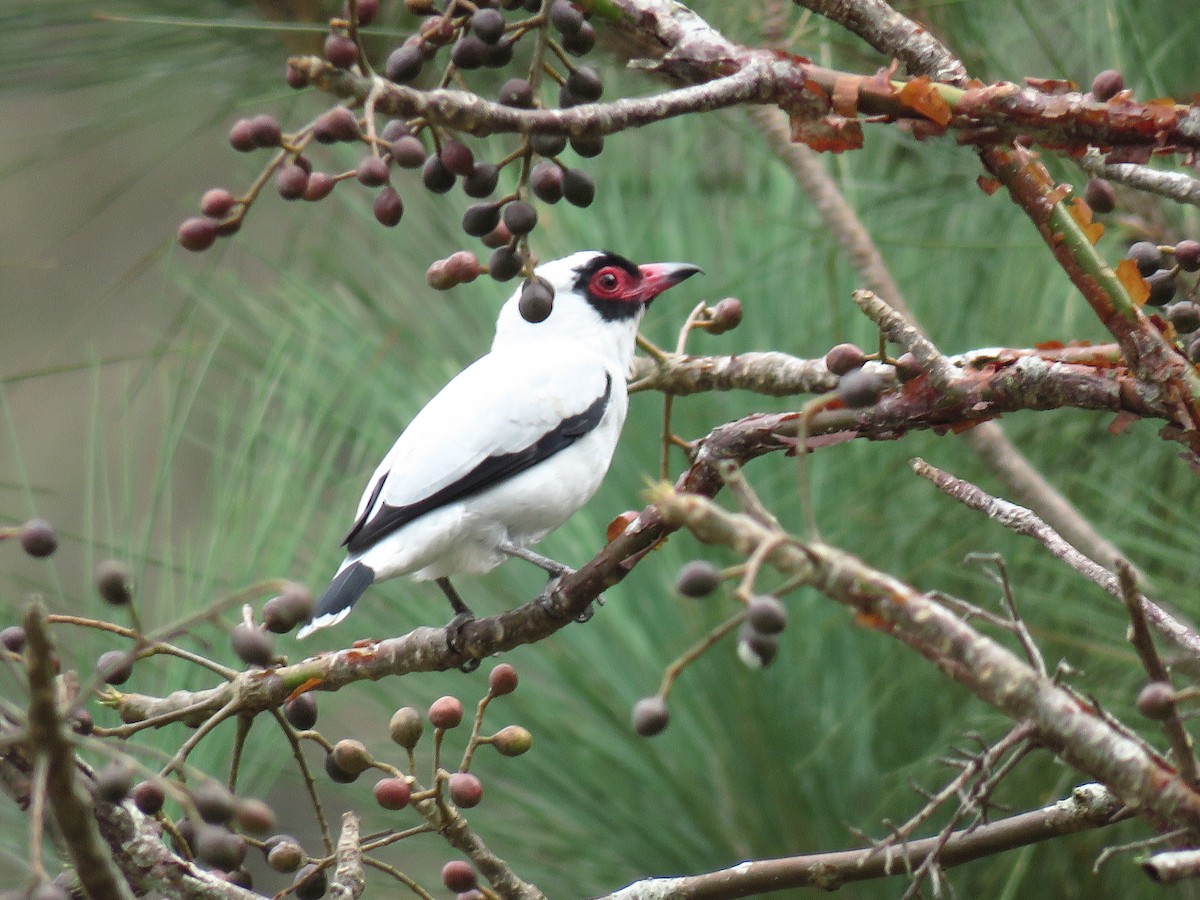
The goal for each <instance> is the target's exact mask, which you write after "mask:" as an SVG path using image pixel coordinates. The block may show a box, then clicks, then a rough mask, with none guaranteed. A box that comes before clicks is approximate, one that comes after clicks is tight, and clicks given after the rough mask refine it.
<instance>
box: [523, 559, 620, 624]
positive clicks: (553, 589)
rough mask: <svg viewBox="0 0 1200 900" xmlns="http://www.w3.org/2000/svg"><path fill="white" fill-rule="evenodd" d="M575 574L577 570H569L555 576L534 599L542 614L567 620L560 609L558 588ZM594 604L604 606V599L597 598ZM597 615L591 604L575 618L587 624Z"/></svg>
mask: <svg viewBox="0 0 1200 900" xmlns="http://www.w3.org/2000/svg"><path fill="white" fill-rule="evenodd" d="M574 574H575V570H574V569H569V570H567V571H566V572H564V573H563V574H562V575H556V576H554V577H553V578H551V579H550V580H549V581H548V582H546V588H545V590H543V591H542V592H541V593H540V594H538V596H537V597H536V599H534V601H533V602H534V603H536V604H537V605H538V607H539V608H540V609H541V610H542V612H544V613H545V614H546V615H548V616H549V617H550V618H552V619H560V620H561V619H565V618H566V616H565V615H563V613H562V610H561V609H559V601H558V596H559V595H558V587H559V585H560V584H561V583H562V580H563V579H564V578H566V577H567V576H568V575H574ZM593 602H594V603H595V604H597V605H599V606H603V605H604V598H603V597H597V598H596V599H595V601H593ZM595 614H596V610H595V609H594V608H593V605H592V603H589V604H588V605H587V608H586V609H585V610H584V611H583V612H581V613H579V615H577V616H575V621H576V622H580V623H583V622H586V621H588V619H590V618H591V617H592V616H594V615H595Z"/></svg>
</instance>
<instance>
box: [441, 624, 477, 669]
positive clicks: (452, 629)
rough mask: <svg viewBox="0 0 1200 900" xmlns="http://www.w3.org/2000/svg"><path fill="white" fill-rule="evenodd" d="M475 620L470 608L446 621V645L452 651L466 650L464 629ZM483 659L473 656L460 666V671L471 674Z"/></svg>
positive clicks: (461, 651) (460, 651)
mask: <svg viewBox="0 0 1200 900" xmlns="http://www.w3.org/2000/svg"><path fill="white" fill-rule="evenodd" d="M474 621H475V614H474V613H473V612H471V611H470V610H467V611H466V612H460V613H459V614H458V615H457V616H455V617H454V618H453V619H451V620H450V621H449V622H447V623H446V647H447V649H448V650H449V651H450V652H451V653H463V652H465V645H464V642H463V639H462V637H463V629H464V628H466V627H467V625H469V624H470V623H471V622H474ZM480 662H481V660H479V659H477V658H475V657H472V658H471V659H468V660H467V661H466V662H464V663H463V664H462V665H461V666H459V667H458V669H459V671H460V672H465V673H467V674H470V673H471V672H474V671H475V670H476V669H478V668H479V663H480Z"/></svg>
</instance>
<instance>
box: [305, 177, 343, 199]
mask: <svg viewBox="0 0 1200 900" xmlns="http://www.w3.org/2000/svg"><path fill="white" fill-rule="evenodd" d="M335 187H337V179H336V178H334V177H333V176H332V175H330V174H329V173H328V172H313V173H312V174H311V175H309V176H308V184H306V185H305V186H304V199H305V200H308V201H312V202H315V201H317V200H324V199H325V198H326V197H328V196H329V195H330V194H331V193H333V189H334V188H335Z"/></svg>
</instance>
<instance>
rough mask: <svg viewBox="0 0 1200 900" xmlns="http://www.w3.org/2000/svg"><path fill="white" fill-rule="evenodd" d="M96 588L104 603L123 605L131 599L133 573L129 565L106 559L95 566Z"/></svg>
mask: <svg viewBox="0 0 1200 900" xmlns="http://www.w3.org/2000/svg"><path fill="white" fill-rule="evenodd" d="M96 590H97V591H98V592H99V593H100V596H101V597H103V598H104V602H105V603H111V604H112V605H113V606H125V605H126V604H128V603H130V602H131V601H132V600H133V573H132V572H131V571H130V570H129V566H127V565H125V563H123V562H120V561H119V560H115V559H106V560H105V561H104V562H102V563H100V565H98V566H97V567H96Z"/></svg>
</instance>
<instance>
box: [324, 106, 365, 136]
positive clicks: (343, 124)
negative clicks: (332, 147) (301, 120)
mask: <svg viewBox="0 0 1200 900" xmlns="http://www.w3.org/2000/svg"><path fill="white" fill-rule="evenodd" d="M312 133H313V139H314V140H315V141H317V142H318V143H321V144H335V143H337V142H338V141H356V140H358V137H359V130H358V116H356V115H354V113H352V112H350V110H348V109H346V107H344V106H335V107H334V108H333V109H331V110H329V111H328V112H326V113H323V114H322V115H320V116H318V117H317V120H316V121H315V122H313V129H312Z"/></svg>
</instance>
